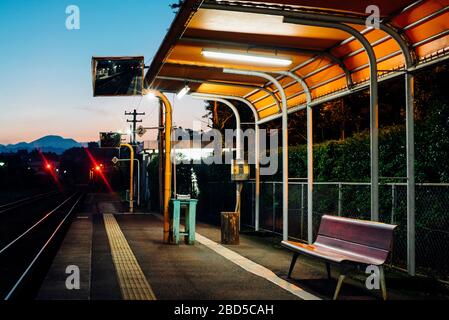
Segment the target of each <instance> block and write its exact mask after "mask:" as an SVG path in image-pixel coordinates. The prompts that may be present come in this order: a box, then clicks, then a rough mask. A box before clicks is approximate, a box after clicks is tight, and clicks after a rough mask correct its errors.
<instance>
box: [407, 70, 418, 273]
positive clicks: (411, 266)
mask: <svg viewBox="0 0 449 320" xmlns="http://www.w3.org/2000/svg"><path fill="white" fill-rule="evenodd" d="M405 81H406V85H405V88H406V99H407V104H406V109H407V110H406V134H407V137H406V139H407V269H408V273H409V274H410V275H412V276H414V275H415V274H416V260H415V241H416V237H415V232H416V231H415V128H414V127H415V119H414V118H415V112H414V76H413V75H412V74H410V73H407V74H406V76H405Z"/></svg>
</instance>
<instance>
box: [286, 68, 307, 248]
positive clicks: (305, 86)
mask: <svg viewBox="0 0 449 320" xmlns="http://www.w3.org/2000/svg"><path fill="white" fill-rule="evenodd" d="M279 73H280V74H283V75H285V76H288V77H290V78H292V79H293V80H295V81H296V82H298V84H299V85H300V86H301V87H302V88H303V89H304V93H305V94H306V100H307V106H306V109H307V111H306V112H307V241H308V242H309V243H310V244H311V243H313V109H312V107H311V106H310V104H311V103H312V94H311V92H310V89H309V86H308V85H307V83H306V82H305V81H304V79H302V78H301V77H300V76H298V75H297V74H296V73H293V72H289V71H285V72H279Z"/></svg>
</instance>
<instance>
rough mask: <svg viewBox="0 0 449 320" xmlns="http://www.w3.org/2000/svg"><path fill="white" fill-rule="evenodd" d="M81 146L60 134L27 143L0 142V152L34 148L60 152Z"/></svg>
mask: <svg viewBox="0 0 449 320" xmlns="http://www.w3.org/2000/svg"><path fill="white" fill-rule="evenodd" d="M82 146H83V144H81V143H79V142H77V141H75V140H73V139H65V138H63V137H60V136H45V137H42V138H40V139H37V140H34V141H32V142H29V143H27V142H19V143H16V144H9V145H6V146H5V145H1V144H0V153H2V152H3V153H4V152H17V151H19V150H27V151H32V150H34V149H40V150H42V151H43V152H55V153H58V154H61V153H63V152H64V151H65V150H67V149H70V148H76V147H82Z"/></svg>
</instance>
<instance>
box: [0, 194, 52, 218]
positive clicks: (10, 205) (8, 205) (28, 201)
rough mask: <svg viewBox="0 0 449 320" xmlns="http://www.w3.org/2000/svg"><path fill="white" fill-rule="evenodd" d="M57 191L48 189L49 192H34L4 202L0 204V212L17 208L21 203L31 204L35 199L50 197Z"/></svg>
mask: <svg viewBox="0 0 449 320" xmlns="http://www.w3.org/2000/svg"><path fill="white" fill-rule="evenodd" d="M57 193H58V191H56V190H55V191H50V192H46V193H40V194H35V195H32V196H29V197H26V198H22V199H19V200H16V201H13V202H10V203H6V204H2V205H0V214H2V213H5V212H8V211H11V210H14V209H17V208H21V207H22V206H23V205H27V204H32V203H34V202H36V201H39V200H42V199H45V198H47V197H51V196H53V195H55V194H57Z"/></svg>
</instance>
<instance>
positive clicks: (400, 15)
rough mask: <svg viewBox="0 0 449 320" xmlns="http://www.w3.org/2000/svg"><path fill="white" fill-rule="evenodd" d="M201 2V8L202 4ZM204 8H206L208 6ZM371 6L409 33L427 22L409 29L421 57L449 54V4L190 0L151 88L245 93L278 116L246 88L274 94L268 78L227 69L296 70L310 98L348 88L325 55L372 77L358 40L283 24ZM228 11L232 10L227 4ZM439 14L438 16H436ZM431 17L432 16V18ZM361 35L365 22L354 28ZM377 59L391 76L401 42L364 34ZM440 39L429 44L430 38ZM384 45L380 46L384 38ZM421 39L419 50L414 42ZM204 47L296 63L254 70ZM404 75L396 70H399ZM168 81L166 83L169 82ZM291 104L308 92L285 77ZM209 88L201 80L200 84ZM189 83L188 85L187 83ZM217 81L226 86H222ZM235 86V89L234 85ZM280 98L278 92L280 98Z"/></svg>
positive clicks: (362, 77) (434, 0) (356, 78)
mask: <svg viewBox="0 0 449 320" xmlns="http://www.w3.org/2000/svg"><path fill="white" fill-rule="evenodd" d="M201 3H203V7H199V8H198V5H199V4H201ZM204 5H206V6H208V8H205V7H204ZM367 5H378V6H379V7H380V12H381V15H382V16H383V17H388V18H389V20H388V21H390V24H391V25H392V26H395V27H397V28H404V27H406V26H409V25H410V24H412V23H415V22H417V21H419V20H420V19H424V20H422V21H420V22H419V23H417V24H416V25H415V26H414V27H408V29H407V30H405V31H404V35H405V36H406V38H407V40H408V41H409V44H410V45H411V46H412V47H413V48H414V50H415V53H416V54H417V56H418V58H419V59H423V58H425V57H429V56H432V57H434V56H438V55H442V54H446V51H449V32H448V30H449V0H423V1H421V2H419V3H418V2H416V1H414V0H397V1H390V0H388V1H387V0H378V1H370V2H369V3H367V2H366V1H360V0H347V1H325V0H283V1H282V0H273V1H255V0H251V1H233V0H228V1H214V0H205V1H204V2H200V1H197V0H186V1H185V2H184V5H183V6H182V8H181V9H180V12H179V14H178V15H177V17H176V18H175V21H174V23H173V24H172V26H171V28H170V30H169V32H168V34H167V37H166V38H165V40H164V42H163V43H162V45H161V47H160V49H159V50H158V52H157V54H156V57H155V59H154V61H153V63H152V64H151V66H150V68H149V71H148V72H147V75H146V84H147V85H149V86H151V87H152V88H154V89H160V90H164V91H176V90H179V89H180V88H182V86H183V85H185V83H184V82H186V81H182V80H180V79H191V80H195V81H192V83H189V85H190V87H191V89H192V91H198V92H203V93H215V94H223V95H237V96H247V95H249V93H251V95H250V96H249V99H250V100H251V101H253V102H256V106H257V108H258V110H262V111H260V116H261V117H262V118H264V117H267V116H270V115H272V114H275V113H277V112H278V109H277V107H276V106H272V105H273V104H274V102H275V101H274V100H273V98H272V96H270V95H268V94H267V93H266V92H265V91H263V90H257V91H254V90H253V89H251V88H243V87H242V86H244V85H251V86H266V88H268V89H269V90H272V91H276V90H277V88H275V86H274V85H273V84H268V83H267V81H266V80H265V79H262V78H258V77H253V76H245V75H234V74H225V73H223V68H232V69H244V70H255V71H263V72H268V73H272V74H273V75H274V76H277V77H279V75H278V74H276V73H275V72H276V71H281V70H295V72H296V73H297V75H299V76H301V77H303V78H304V79H305V81H306V83H307V85H308V86H309V87H310V88H311V92H312V96H313V97H314V98H315V99H316V98H320V97H323V96H326V95H328V94H330V93H332V92H336V91H340V90H346V89H347V82H346V81H347V80H346V76H345V73H344V71H343V70H342V68H341V67H340V66H338V65H337V64H335V62H334V61H332V60H330V59H329V58H328V57H326V56H325V55H322V54H320V53H321V52H323V53H324V52H329V53H331V54H333V55H334V56H336V57H337V58H339V59H341V60H343V63H344V65H345V67H346V68H347V69H349V70H352V72H351V78H352V80H353V82H354V83H355V84H358V83H364V82H366V81H367V80H369V77H370V72H369V68H368V67H367V65H368V57H367V54H366V53H365V51H364V50H363V47H362V45H361V44H360V42H359V41H357V40H351V41H347V40H348V39H349V38H350V36H349V34H347V33H345V32H343V31H340V30H337V29H331V28H322V27H313V26H303V25H298V24H292V23H284V22H283V16H282V15H283V12H286V13H289V14H290V15H293V13H292V12H295V11H297V12H304V13H311V12H314V13H320V14H322V15H324V16H327V15H336V14H337V15H340V16H348V15H350V16H352V17H354V16H355V17H359V18H360V17H363V16H366V13H365V9H366V6H367ZM226 6H229V7H226ZM250 11H252V12H250ZM437 13H438V14H437ZM430 15H431V16H430ZM349 25H350V26H352V27H354V28H356V29H357V30H359V31H362V30H365V29H366V26H365V25H353V24H349ZM364 35H365V36H366V38H367V39H368V41H369V42H370V43H376V42H378V44H377V45H375V46H374V51H375V54H376V58H377V60H378V69H379V70H380V72H379V74H378V75H382V74H384V73H385V72H391V71H393V70H396V69H398V68H402V67H403V65H404V57H403V56H402V54H401V53H400V47H399V45H398V44H397V43H396V42H395V41H394V40H393V39H392V38H391V37H389V36H388V35H387V34H386V33H385V32H384V31H381V30H371V31H368V32H364ZM431 37H432V38H435V39H429V38H431ZM381 39H382V40H383V41H379V40H381ZM418 42H422V43H421V44H420V45H414V46H413V44H416V43H418ZM203 49H215V50H233V51H235V52H236V53H241V54H258V55H260V54H263V55H270V56H278V57H287V58H290V59H292V61H293V63H292V65H291V66H288V67H284V68H279V67H273V66H271V67H269V66H266V65H265V66H263V65H257V64H256V63H254V62H232V61H226V60H218V59H210V58H205V57H204V56H203V55H202V50H203ZM398 74H399V73H398ZM167 77H169V78H167ZM280 78H281V80H280V82H281V84H282V86H283V87H284V90H285V92H286V95H287V96H288V97H289V99H288V106H289V107H290V108H291V107H294V106H295V105H298V104H303V103H304V102H305V94H304V93H302V91H303V89H302V88H301V86H299V85H298V84H297V83H294V82H293V80H292V79H291V78H290V77H280ZM201 81H203V82H205V83H197V82H201ZM187 82H188V81H187ZM220 82H226V83H227V85H222V84H220ZM229 84H230V85H232V86H229ZM276 96H277V97H278V99H279V94H278V93H276Z"/></svg>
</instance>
